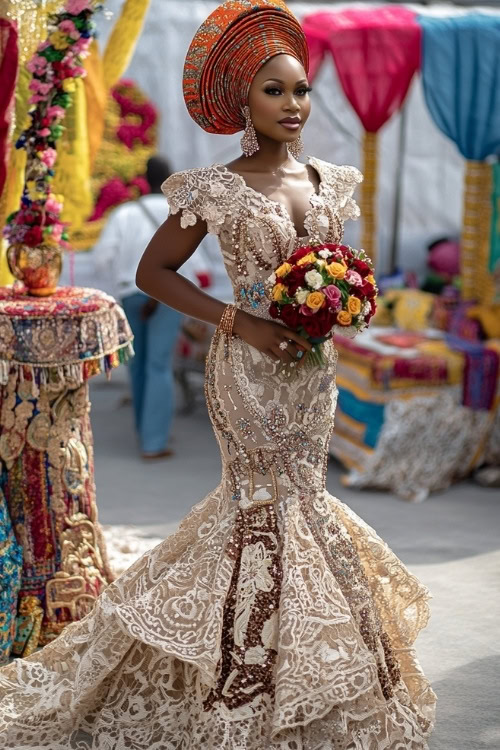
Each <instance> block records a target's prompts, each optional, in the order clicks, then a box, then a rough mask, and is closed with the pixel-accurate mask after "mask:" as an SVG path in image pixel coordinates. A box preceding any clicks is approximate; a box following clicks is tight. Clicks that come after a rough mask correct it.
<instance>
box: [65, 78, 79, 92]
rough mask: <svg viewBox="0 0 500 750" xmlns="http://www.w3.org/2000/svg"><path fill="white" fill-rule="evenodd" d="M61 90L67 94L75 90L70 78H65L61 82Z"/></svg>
mask: <svg viewBox="0 0 500 750" xmlns="http://www.w3.org/2000/svg"><path fill="white" fill-rule="evenodd" d="M62 87H63V91H65V92H66V93H67V94H72V93H73V92H74V91H75V90H76V85H75V82H74V80H73V79H72V78H65V79H64V81H63V83H62Z"/></svg>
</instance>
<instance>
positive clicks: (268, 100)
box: [248, 55, 311, 143]
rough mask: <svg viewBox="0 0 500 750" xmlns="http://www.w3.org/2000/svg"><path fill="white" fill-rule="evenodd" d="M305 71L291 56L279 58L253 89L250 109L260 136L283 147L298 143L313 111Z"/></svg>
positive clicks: (265, 69) (262, 72)
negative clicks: (282, 144) (287, 144)
mask: <svg viewBox="0 0 500 750" xmlns="http://www.w3.org/2000/svg"><path fill="white" fill-rule="evenodd" d="M310 90H311V89H310V88H309V85H308V82H307V76H306V73H305V71H304V68H303V67H302V65H301V64H300V63H299V61H298V60H296V59H295V58H294V57H291V56H290V55H276V57H272V58H271V59H270V60H268V62H267V63H266V64H265V65H263V66H262V68H261V69H260V70H259V72H258V73H257V75H256V76H255V78H254V79H253V81H252V85H251V86H250V93H249V96H248V106H249V107H250V116H251V119H252V123H253V126H254V128H255V130H256V131H257V133H260V134H261V135H264V136H266V137H267V138H271V139H272V140H274V141H279V142H281V143H290V142H291V141H295V140H296V139H297V138H298V137H299V135H300V133H301V131H302V128H303V127H304V125H305V123H306V121H307V118H308V117H309V113H310V111H311V102H310V99H309V92H310Z"/></svg>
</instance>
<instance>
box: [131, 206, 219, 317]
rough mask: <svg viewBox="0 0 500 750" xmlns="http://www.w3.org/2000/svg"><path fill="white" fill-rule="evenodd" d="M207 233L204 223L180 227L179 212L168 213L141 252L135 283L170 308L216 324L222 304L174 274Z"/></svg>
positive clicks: (198, 222)
mask: <svg viewBox="0 0 500 750" xmlns="http://www.w3.org/2000/svg"><path fill="white" fill-rule="evenodd" d="M206 234H207V226H206V223H205V222H203V221H197V222H196V224H195V225H194V226H192V227H187V228H186V229H182V227H181V223H180V215H179V214H171V215H170V216H169V217H168V219H167V220H166V221H165V222H164V223H163V224H162V225H161V227H160V228H159V229H158V230H157V232H156V233H155V235H154V236H153V238H152V239H151V241H150V243H149V245H148V246H147V248H146V250H145V251H144V255H143V256H142V258H141V261H140V263H139V266H138V268H137V274H136V284H137V286H138V287H139V289H142V291H143V292H145V294H148V295H149V296H150V297H154V298H155V299H157V300H159V301H160V302H164V303H165V304H166V305H168V306H169V307H173V308H174V309H175V310H179V311H180V312H182V313H184V314H185V315H189V316H191V317H192V318H198V319H199V320H204V321H205V322H207V323H213V324H214V325H217V324H218V323H219V320H220V318H221V315H222V312H223V310H224V307H225V305H224V303H223V302H220V301H219V300H217V299H214V298H213V297H210V295H208V294H205V292H202V291H201V289H199V287H197V286H196V284H193V283H191V281H188V280H187V279H186V278H184V277H183V276H181V274H178V273H177V271H178V269H179V268H180V267H181V266H182V264H183V263H185V261H186V260H187V259H188V258H190V257H191V255H192V254H193V253H194V251H195V250H196V248H197V247H198V245H199V244H200V242H201V241H202V239H203V238H204V237H205V235H206Z"/></svg>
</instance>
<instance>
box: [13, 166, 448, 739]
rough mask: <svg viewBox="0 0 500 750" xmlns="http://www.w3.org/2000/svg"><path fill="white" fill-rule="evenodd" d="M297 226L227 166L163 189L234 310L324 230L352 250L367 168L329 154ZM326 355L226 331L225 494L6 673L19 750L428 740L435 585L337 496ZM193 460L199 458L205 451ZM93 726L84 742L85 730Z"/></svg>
mask: <svg viewBox="0 0 500 750" xmlns="http://www.w3.org/2000/svg"><path fill="white" fill-rule="evenodd" d="M310 164H311V166H312V167H314V169H316V170H317V172H318V173H319V176H320V178H321V184H320V188H319V192H318V194H317V195H313V196H312V197H311V201H310V208H309V211H308V213H307V216H306V220H305V228H306V231H307V233H308V234H307V236H306V237H297V233H296V230H295V228H294V226H293V223H292V221H291V218H290V217H289V215H288V213H287V212H286V210H285V209H284V207H283V206H281V205H280V204H279V203H277V202H276V201H273V200H271V199H269V198H266V197H265V196H263V195H262V194H260V193H258V192H256V191H255V190H253V189H252V188H250V187H248V186H247V185H246V184H245V182H244V180H243V179H242V178H241V177H239V176H238V175H236V174H234V173H232V172H230V171H229V170H227V169H226V168H225V167H223V166H222V165H215V166H212V167H208V168H202V169H194V170H189V171H186V172H181V173H178V174H175V175H173V176H172V177H170V178H169V180H167V182H166V183H165V185H164V192H165V194H166V196H167V198H168V200H169V203H170V207H171V211H172V212H174V213H176V212H179V211H181V212H182V213H181V222H182V226H183V227H186V226H189V225H192V224H194V223H195V222H196V221H197V218H201V219H203V220H205V221H206V222H207V225H208V229H209V231H210V232H213V233H215V234H217V235H218V238H219V241H220V246H221V250H222V253H223V256H224V261H225V264H226V268H227V271H228V273H229V276H230V278H231V280H232V284H233V287H234V297H235V301H236V304H237V305H238V306H239V307H241V308H242V309H244V310H247V311H248V312H251V313H252V314H254V315H258V316H260V317H262V318H267V317H268V312H267V310H268V306H269V303H268V302H267V301H266V297H265V293H264V282H265V280H266V278H267V277H268V276H269V275H270V273H271V272H272V270H274V268H276V266H277V265H278V264H279V262H280V261H281V260H283V259H284V258H285V257H287V256H288V255H289V254H290V253H291V252H292V251H293V250H294V249H295V248H297V247H299V246H300V245H304V244H308V242H310V241H321V242H339V241H340V240H341V238H342V231H343V222H344V220H345V219H348V218H356V217H357V215H358V209H357V206H356V204H355V203H354V201H353V199H352V197H351V196H352V193H353V191H354V189H355V187H356V184H357V183H358V182H360V181H361V175H360V173H359V172H358V171H357V170H356V169H354V168H352V167H337V166H333V165H330V164H327V163H325V162H322V161H320V160H317V159H311V160H310ZM326 355H327V356H326V358H327V364H326V366H325V367H324V368H321V369H316V370H307V371H306V370H305V369H304V370H300V371H299V374H298V375H296V376H294V377H292V378H287V377H285V375H284V373H283V369H282V367H281V365H279V364H276V363H275V362H274V361H272V360H271V359H269V358H268V357H266V356H265V355H263V354H262V353H260V352H259V351H258V350H256V349H254V348H252V347H250V346H249V345H247V344H246V343H245V342H244V341H242V340H241V339H239V338H237V337H232V338H228V337H226V336H225V335H219V334H218V333H217V332H216V334H215V336H214V338H213V341H212V345H211V349H210V353H209V356H208V360H207V368H206V381H205V388H206V399H207V404H208V408H209V413H210V418H211V421H212V425H213V428H214V431H215V435H216V438H217V441H218V444H219V447H220V451H221V455H222V463H223V471H222V479H221V482H220V484H219V486H218V487H217V488H216V489H215V490H214V491H213V492H211V493H210V494H209V495H207V497H206V498H205V499H204V500H202V502H200V503H199V504H198V505H195V506H194V508H193V510H192V511H191V512H190V513H189V515H188V516H187V517H186V518H185V519H184V520H183V521H182V523H181V524H180V527H179V529H178V531H177V532H176V533H175V534H173V535H172V536H170V537H169V538H167V539H166V540H165V541H163V542H162V543H161V544H160V545H158V546H157V547H156V548H155V549H153V550H152V551H150V552H148V553H146V554H145V555H144V556H143V557H142V558H140V559H139V560H138V561H137V562H136V563H135V564H133V565H132V566H131V567H130V568H129V569H128V570H127V571H126V572H125V573H124V574H123V575H122V576H121V577H120V578H118V579H117V580H116V581H115V582H114V583H113V584H111V585H110V586H109V587H108V588H107V589H106V590H105V591H104V593H103V594H102V595H101V596H100V598H99V599H98V602H97V604H96V606H95V608H94V610H93V611H92V612H91V613H90V614H89V615H88V616H87V617H86V618H85V619H84V620H81V621H80V622H77V623H74V624H72V625H70V626H69V627H68V628H67V629H66V630H65V631H64V632H63V634H62V635H61V636H60V637H59V638H57V640H55V641H54V642H53V643H51V644H50V645H48V646H46V647H45V648H44V649H43V650H42V651H40V652H38V653H36V654H34V655H33V656H31V657H29V658H28V659H25V660H17V661H15V662H14V663H12V664H11V665H9V666H8V667H6V668H4V669H3V670H1V671H0V740H1V743H0V744H1V746H2V747H3V748H16V750H25V749H26V748H29V749H30V750H34V749H35V748H50V749H51V750H63V749H64V750H66V749H67V748H71V747H78V748H81V750H84V749H85V750H87V748H96V749H98V750H125V749H126V750H201V748H207V750H212V749H213V750H215V749H216V748H217V750H385V749H388V750H403V748H404V750H423V749H424V748H427V744H426V737H427V735H428V734H429V732H430V730H431V728H432V723H433V713H434V703H435V698H434V694H433V692H432V690H431V688H430V686H429V683H428V682H427V680H426V679H425V677H424V675H423V673H422V671H421V669H420V667H419V665H418V662H417V660H416V657H415V654H414V651H413V648H412V646H413V642H414V640H415V638H416V636H417V634H418V632H419V631H420V629H421V628H422V627H424V626H425V625H426V623H427V619H428V605H427V599H428V593H427V591H426V589H425V588H424V587H423V586H422V585H421V584H420V583H419V581H418V580H417V579H416V578H415V577H414V576H413V575H411V574H410V573H409V572H408V571H407V570H406V568H405V567H404V566H403V564H402V563H401V562H400V560H398V558H397V557H396V556H395V555H394V554H393V553H392V552H391V551H390V549H389V548H388V547H387V545H386V544H384V542H383V541H382V540H381V539H380V538H379V537H378V536H377V535H376V533H375V532H374V531H373V530H372V529H371V528H370V527H369V526H367V525H366V524H365V523H364V522H363V521H362V520H361V519H360V518H358V517H357V516H356V515H355V514H354V513H353V512H352V511H351V510H350V509H349V508H348V507H346V506H345V505H344V504H342V503H341V502H340V501H339V500H337V499H335V498H334V497H332V496H331V495H329V494H328V492H327V491H326V489H325V475H326V467H327V456H328V444H329V440H330V437H331V434H332V428H333V419H334V413H335V405H336V399H337V389H336V386H335V365H336V352H335V349H334V347H333V345H332V344H330V343H329V344H328V345H327V346H326ZM193 462H194V463H195V462H196V456H193ZM82 732H84V734H82Z"/></svg>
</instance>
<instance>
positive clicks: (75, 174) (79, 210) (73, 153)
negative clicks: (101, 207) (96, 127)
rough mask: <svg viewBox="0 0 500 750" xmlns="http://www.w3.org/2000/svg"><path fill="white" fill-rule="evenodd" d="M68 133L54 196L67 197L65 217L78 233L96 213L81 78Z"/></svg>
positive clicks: (60, 152)
mask: <svg viewBox="0 0 500 750" xmlns="http://www.w3.org/2000/svg"><path fill="white" fill-rule="evenodd" d="M64 127H65V130H64V133H63V135H62V137H61V139H60V140H59V141H58V142H57V162H56V165H55V176H54V182H53V188H52V190H53V192H54V193H56V194H60V195H62V196H63V197H64V207H63V211H62V214H61V218H62V220H63V221H67V222H68V223H69V224H70V228H71V229H78V228H79V227H80V226H81V225H82V224H83V222H84V220H85V219H86V218H87V216H88V215H89V214H90V213H91V211H92V192H91V186H90V168H89V164H90V159H89V140H88V131H87V102H86V99H85V89H84V85H83V80H82V79H81V78H76V79H75V92H74V94H73V95H72V103H71V107H69V108H68V109H67V110H66V117H65V118H64Z"/></svg>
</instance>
